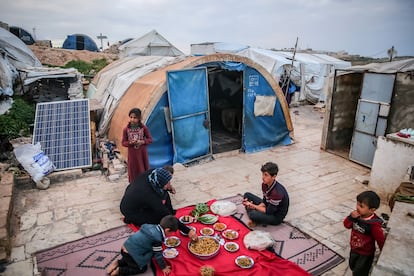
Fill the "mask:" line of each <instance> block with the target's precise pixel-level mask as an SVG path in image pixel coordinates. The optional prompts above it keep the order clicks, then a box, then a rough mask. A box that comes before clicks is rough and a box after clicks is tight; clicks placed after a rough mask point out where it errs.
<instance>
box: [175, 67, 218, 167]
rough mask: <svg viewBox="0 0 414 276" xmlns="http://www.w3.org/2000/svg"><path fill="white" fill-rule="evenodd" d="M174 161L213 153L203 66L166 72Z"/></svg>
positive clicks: (205, 77) (181, 161)
mask: <svg viewBox="0 0 414 276" xmlns="http://www.w3.org/2000/svg"><path fill="white" fill-rule="evenodd" d="M167 89H168V101H169V108H170V118H171V128H172V139H173V148H174V159H173V161H174V163H183V164H185V163H189V162H191V161H194V160H196V159H200V158H204V157H207V156H211V155H212V147H211V131H210V111H209V104H208V83H207V69H206V68H192V69H188V70H176V71H168V72H167Z"/></svg>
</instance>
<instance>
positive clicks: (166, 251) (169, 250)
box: [162, 247, 178, 259]
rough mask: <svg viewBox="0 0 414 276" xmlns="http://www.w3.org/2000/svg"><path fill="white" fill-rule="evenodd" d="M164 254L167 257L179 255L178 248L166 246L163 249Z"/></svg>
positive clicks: (171, 257)
mask: <svg viewBox="0 0 414 276" xmlns="http://www.w3.org/2000/svg"><path fill="white" fill-rule="evenodd" d="M162 255H163V256H164V257H165V258H167V259H173V258H175V257H177V256H178V250H177V249H176V248H173V247H171V248H166V249H164V251H162Z"/></svg>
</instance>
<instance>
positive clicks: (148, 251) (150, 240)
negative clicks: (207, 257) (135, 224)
mask: <svg viewBox="0 0 414 276" xmlns="http://www.w3.org/2000/svg"><path fill="white" fill-rule="evenodd" d="M177 229H178V220H177V218H176V217H174V216H172V215H167V216H165V217H163V218H162V219H161V221H160V224H158V225H156V224H143V225H142V226H141V228H140V229H139V231H138V232H136V233H134V234H132V235H131V236H130V237H129V238H128V239H127V240H126V241H125V243H124V245H123V246H122V248H121V255H122V258H121V259H120V260H115V261H114V262H112V263H111V265H109V267H108V268H107V270H106V272H107V273H108V274H109V275H111V276H116V275H120V276H121V275H134V274H141V273H144V272H145V271H146V270H147V268H148V263H149V262H150V261H151V259H152V257H155V260H156V261H157V263H158V265H159V266H160V268H161V269H162V271H163V273H164V275H165V274H169V273H170V272H171V267H170V266H167V264H166V263H165V260H164V257H163V256H162V244H163V242H164V240H165V237H166V235H168V234H170V233H173V232H175V231H177Z"/></svg>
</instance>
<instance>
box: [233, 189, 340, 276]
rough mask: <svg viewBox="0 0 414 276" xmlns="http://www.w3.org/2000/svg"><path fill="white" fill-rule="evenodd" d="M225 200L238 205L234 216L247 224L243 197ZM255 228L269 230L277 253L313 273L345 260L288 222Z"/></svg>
mask: <svg viewBox="0 0 414 276" xmlns="http://www.w3.org/2000/svg"><path fill="white" fill-rule="evenodd" d="M225 200H227V201H231V202H234V203H235V204H236V205H237V212H236V213H235V214H234V215H233V216H234V217H235V218H237V219H238V220H240V221H241V222H242V223H244V224H245V225H246V226H247V222H248V220H249V218H248V216H247V213H246V209H245V208H244V206H243V205H242V201H243V197H242V196H241V195H236V196H233V197H229V198H226V199H225ZM254 230H263V231H266V232H269V233H270V234H271V235H272V237H273V238H274V240H275V244H274V246H273V250H274V252H275V254H277V255H278V256H280V257H282V258H284V259H287V260H290V261H292V262H294V263H296V264H297V265H299V266H300V267H301V268H303V269H304V270H306V271H307V272H309V273H310V274H312V275H321V274H323V273H325V272H326V271H328V270H330V269H332V268H334V267H335V266H337V265H339V264H340V263H342V262H343V261H344V260H345V259H344V258H343V257H342V256H341V255H339V254H337V253H336V252H335V251H333V250H331V249H330V248H328V247H327V246H325V245H324V244H322V243H320V242H319V241H317V240H315V239H314V238H312V237H310V236H309V235H307V234H306V233H304V232H302V231H301V230H299V229H297V228H296V227H294V226H292V225H290V224H289V223H286V222H284V223H282V224H281V225H277V226H274V225H268V226H257V227H255V228H254Z"/></svg>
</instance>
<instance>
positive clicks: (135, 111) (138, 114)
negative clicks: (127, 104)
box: [128, 108, 141, 120]
mask: <svg viewBox="0 0 414 276" xmlns="http://www.w3.org/2000/svg"><path fill="white" fill-rule="evenodd" d="M131 114H135V116H137V118H138V119H139V120H141V109H139V108H133V109H131V110H130V111H129V113H128V116H129V115H131Z"/></svg>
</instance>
